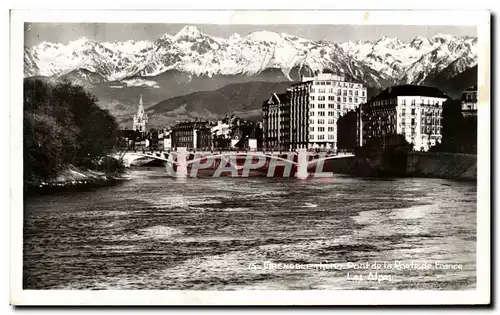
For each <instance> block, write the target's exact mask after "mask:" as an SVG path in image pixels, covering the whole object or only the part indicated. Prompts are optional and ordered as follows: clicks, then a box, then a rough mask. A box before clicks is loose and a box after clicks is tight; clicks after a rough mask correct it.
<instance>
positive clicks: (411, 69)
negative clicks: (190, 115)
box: [24, 26, 477, 88]
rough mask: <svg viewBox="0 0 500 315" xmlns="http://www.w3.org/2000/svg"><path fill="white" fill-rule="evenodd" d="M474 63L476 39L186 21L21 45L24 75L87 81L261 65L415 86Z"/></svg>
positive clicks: (253, 70)
mask: <svg viewBox="0 0 500 315" xmlns="http://www.w3.org/2000/svg"><path fill="white" fill-rule="evenodd" d="M476 64H477V39H476V38H474V37H455V36H451V35H443V34H438V35H435V36H432V37H429V38H424V37H416V38H415V39H413V40H412V41H411V42H409V43H404V42H402V41H400V40H399V39H397V38H389V37H383V38H381V39H379V40H377V41H349V42H344V43H333V42H328V41H314V40H308V39H304V38H298V37H296V36H293V35H288V34H284V33H280V34H278V33H274V32H268V31H259V32H254V33H251V34H249V35H248V36H246V37H241V36H240V35H238V34H233V35H232V36H230V37H229V38H219V37H214V36H210V35H207V34H205V33H204V32H202V31H201V30H200V29H198V28H197V27H194V26H186V27H184V28H183V29H182V30H181V31H179V32H178V33H177V34H175V35H169V34H165V35H163V36H161V37H160V38H158V39H157V40H155V41H135V40H129V41H124V42H97V41H93V40H91V39H88V38H81V39H78V40H75V41H72V42H69V43H68V44H66V45H64V44H61V43H50V42H42V43H40V44H38V45H35V46H33V47H25V50H24V74H25V76H26V77H30V76H45V77H69V78H70V79H72V80H76V81H79V82H80V83H84V84H87V85H96V84H100V83H103V82H119V83H120V84H121V85H120V86H121V87H131V86H132V87H138V86H144V87H149V88H155V87H156V88H158V87H159V86H158V84H157V82H156V81H155V78H156V77H158V76H161V75H164V74H165V73H167V72H169V71H176V72H180V73H183V74H185V75H188V76H189V77H190V78H191V77H216V76H235V75H238V76H246V77H254V76H258V75H259V74H262V73H264V72H266V71H272V72H274V73H279V74H280V75H282V76H283V77H284V79H288V80H294V79H295V80H296V79H297V76H298V74H305V73H307V74H310V73H311V72H318V71H321V70H323V69H325V68H328V69H332V70H334V71H336V72H338V73H341V74H343V75H345V76H346V77H347V78H348V79H353V80H358V81H362V82H364V83H365V84H366V85H368V86H372V87H378V88H380V87H385V86H387V85H392V84H403V83H413V84H421V83H423V82H425V81H426V80H429V79H430V78H432V77H435V76H437V75H438V74H439V73H441V72H442V71H449V72H450V77H451V76H453V75H456V74H458V73H460V72H462V71H464V70H466V69H468V68H471V67H473V66H475V65H476Z"/></svg>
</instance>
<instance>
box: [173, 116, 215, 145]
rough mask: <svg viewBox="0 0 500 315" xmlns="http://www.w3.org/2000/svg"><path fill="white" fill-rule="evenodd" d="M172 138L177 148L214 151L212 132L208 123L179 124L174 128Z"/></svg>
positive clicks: (189, 122) (191, 122) (190, 122)
mask: <svg viewBox="0 0 500 315" xmlns="http://www.w3.org/2000/svg"><path fill="white" fill-rule="evenodd" d="M171 138H172V146H173V147H175V148H179V147H185V148H187V149H189V150H193V149H198V150H200V149H201V150H210V149H212V131H211V126H210V123H209V122H208V121H185V122H179V123H177V124H176V125H175V126H173V127H172V132H171Z"/></svg>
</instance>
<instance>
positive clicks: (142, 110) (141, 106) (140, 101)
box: [137, 94, 144, 117]
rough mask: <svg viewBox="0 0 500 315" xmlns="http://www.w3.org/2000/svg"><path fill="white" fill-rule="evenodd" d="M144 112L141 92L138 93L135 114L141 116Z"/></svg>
mask: <svg viewBox="0 0 500 315" xmlns="http://www.w3.org/2000/svg"><path fill="white" fill-rule="evenodd" d="M143 114H144V105H143V104H142V94H141V95H140V98H139V108H138V110H137V116H141V117H142V115H143Z"/></svg>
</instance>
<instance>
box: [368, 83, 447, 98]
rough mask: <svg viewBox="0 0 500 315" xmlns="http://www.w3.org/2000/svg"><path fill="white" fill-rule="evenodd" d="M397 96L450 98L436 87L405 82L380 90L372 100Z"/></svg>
mask: <svg viewBox="0 0 500 315" xmlns="http://www.w3.org/2000/svg"><path fill="white" fill-rule="evenodd" d="M396 96H427V97H442V98H448V96H447V95H446V94H445V93H443V92H442V91H441V90H440V89H438V88H435V87H430V86H423V85H412V84H405V85H397V86H392V87H389V88H387V89H385V90H383V91H382V92H380V93H379V94H378V95H377V96H375V97H373V98H372V99H371V100H370V101H375V100H381V99H387V98H391V97H396Z"/></svg>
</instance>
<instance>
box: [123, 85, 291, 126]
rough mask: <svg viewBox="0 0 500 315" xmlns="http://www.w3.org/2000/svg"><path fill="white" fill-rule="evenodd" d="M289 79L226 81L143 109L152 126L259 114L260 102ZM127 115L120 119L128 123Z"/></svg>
mask: <svg viewBox="0 0 500 315" xmlns="http://www.w3.org/2000/svg"><path fill="white" fill-rule="evenodd" d="M291 83H292V82H247V83H233V84H228V85H226V86H224V87H222V88H219V89H217V90H215V91H205V92H194V93H190V94H187V95H183V96H177V97H174V98H170V99H167V100H164V101H162V102H159V103H157V104H155V105H153V106H151V107H149V108H147V109H146V111H147V113H148V116H149V117H150V119H149V120H150V125H151V126H163V125H166V124H171V123H174V122H175V121H176V120H183V119H195V118H200V119H214V118H217V117H222V116H224V115H226V114H231V113H233V114H235V115H238V116H242V117H246V118H252V117H257V116H258V117H260V116H261V107H262V102H263V101H265V100H266V99H267V98H269V96H270V95H271V94H272V93H273V92H278V93H282V92H284V91H286V89H287V88H288V87H289V86H290V84H291ZM130 122H131V118H130V119H126V120H124V121H122V124H125V125H129V124H130Z"/></svg>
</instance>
